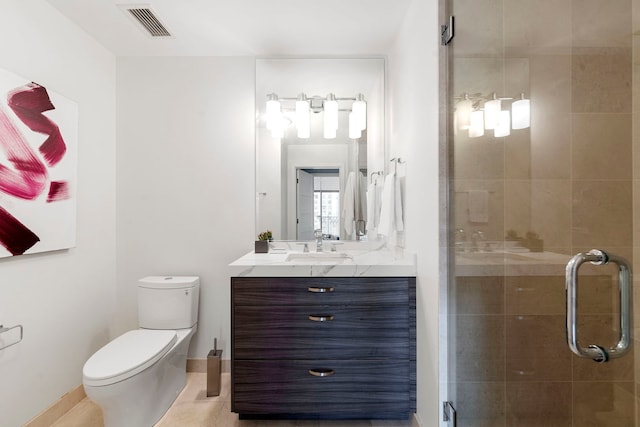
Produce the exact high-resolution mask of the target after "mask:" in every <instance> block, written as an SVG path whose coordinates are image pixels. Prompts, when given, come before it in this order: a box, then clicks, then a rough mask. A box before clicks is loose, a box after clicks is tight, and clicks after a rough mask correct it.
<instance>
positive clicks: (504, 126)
mask: <svg viewBox="0 0 640 427" xmlns="http://www.w3.org/2000/svg"><path fill="white" fill-rule="evenodd" d="M493 132H494V135H495V137H496V138H500V137H503V136H508V135H511V112H510V111H509V110H502V111H500V116H499V118H498V123H496V127H495V129H494V130H493Z"/></svg>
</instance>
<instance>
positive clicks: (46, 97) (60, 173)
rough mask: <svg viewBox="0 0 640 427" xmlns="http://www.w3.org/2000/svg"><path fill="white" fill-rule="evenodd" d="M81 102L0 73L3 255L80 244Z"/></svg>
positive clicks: (0, 229) (0, 241)
mask: <svg viewBox="0 0 640 427" xmlns="http://www.w3.org/2000/svg"><path fill="white" fill-rule="evenodd" d="M77 133H78V107H77V104H76V103H75V102H73V101H71V100H69V99H67V98H65V97H63V96H61V95H58V94H56V93H55V92H52V91H50V90H48V89H47V88H45V87H44V86H42V85H40V84H37V83H34V82H30V81H28V80H25V79H23V78H21V77H18V76H16V75H14V74H12V73H9V72H7V71H4V70H1V69H0V257H8V256H14V255H22V254H32V253H38V252H46V251H53V250H58V249H67V248H71V247H73V246H75V240H76V201H75V185H76V153H77Z"/></svg>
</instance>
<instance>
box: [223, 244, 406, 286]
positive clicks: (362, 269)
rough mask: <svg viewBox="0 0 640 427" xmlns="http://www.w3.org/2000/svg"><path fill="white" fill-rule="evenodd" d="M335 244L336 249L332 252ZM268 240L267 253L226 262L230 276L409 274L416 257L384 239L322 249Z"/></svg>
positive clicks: (325, 246) (251, 253) (376, 275)
mask: <svg viewBox="0 0 640 427" xmlns="http://www.w3.org/2000/svg"><path fill="white" fill-rule="evenodd" d="M333 245H335V248H336V251H335V252H334V251H331V248H332V246H333ZM303 247H304V244H300V243H299V242H271V243H270V249H269V253H266V254H257V253H254V252H253V251H252V252H249V253H248V254H246V255H244V256H242V257H240V258H238V259H237V260H235V261H234V262H232V263H231V264H229V268H230V274H231V276H232V277H323V276H325V277H407V276H409V277H412V276H415V275H416V273H417V269H416V256H415V254H413V253H408V252H406V251H404V250H403V249H402V248H387V247H386V246H385V245H384V244H383V242H346V241H324V242H323V251H322V252H320V253H318V252H316V250H315V242H308V248H309V252H307V253H305V252H303V250H302V249H303Z"/></svg>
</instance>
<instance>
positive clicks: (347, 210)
mask: <svg viewBox="0 0 640 427" xmlns="http://www.w3.org/2000/svg"><path fill="white" fill-rule="evenodd" d="M355 178H356V174H355V173H354V172H349V175H348V176H347V183H346V184H345V186H344V197H343V199H342V219H343V221H344V229H345V231H346V233H347V236H346V237H347V238H349V237H351V235H352V234H353V221H354V220H355V208H356V206H355V203H356V198H355Z"/></svg>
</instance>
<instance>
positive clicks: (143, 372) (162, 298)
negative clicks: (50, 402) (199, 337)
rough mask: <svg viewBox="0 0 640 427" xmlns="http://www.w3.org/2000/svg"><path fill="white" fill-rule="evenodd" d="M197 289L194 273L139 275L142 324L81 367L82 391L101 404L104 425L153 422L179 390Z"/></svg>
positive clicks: (140, 426)
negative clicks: (186, 274) (172, 275)
mask: <svg viewBox="0 0 640 427" xmlns="http://www.w3.org/2000/svg"><path fill="white" fill-rule="evenodd" d="M199 290H200V281H199V278H198V277H194V276H188V277H171V276H161V277H154V276H152V277H145V278H144V279H141V280H140V282H139V285H138V316H139V326H140V327H141V329H136V330H132V331H129V332H127V333H125V334H123V335H121V336H119V337H118V338H116V339H114V340H113V341H111V342H110V343H108V344H107V345H105V346H104V347H102V348H101V349H100V350H98V351H97V352H96V353H95V354H94V355H93V356H91V357H90V358H89V360H87V362H86V363H85V365H84V368H83V369H82V376H83V378H82V383H83V385H84V389H85V392H86V393H87V396H89V398H90V399H91V400H93V401H94V402H95V403H97V404H98V405H99V406H100V407H101V408H102V414H103V416H104V424H105V427H152V426H153V425H154V424H155V423H156V422H157V421H158V420H159V419H160V418H161V417H162V415H164V413H165V412H166V411H167V409H169V407H170V406H171V404H172V403H173V401H174V400H175V399H176V397H177V396H178V394H180V392H181V391H182V389H183V388H184V386H185V384H186V381H187V370H186V367H187V351H188V350H189V342H190V341H191V337H192V336H193V334H194V333H195V331H196V328H197V314H198V299H199V294H200V292H199Z"/></svg>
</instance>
